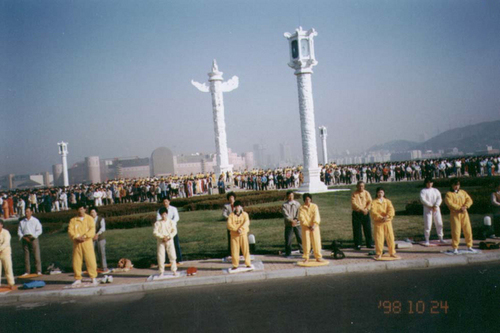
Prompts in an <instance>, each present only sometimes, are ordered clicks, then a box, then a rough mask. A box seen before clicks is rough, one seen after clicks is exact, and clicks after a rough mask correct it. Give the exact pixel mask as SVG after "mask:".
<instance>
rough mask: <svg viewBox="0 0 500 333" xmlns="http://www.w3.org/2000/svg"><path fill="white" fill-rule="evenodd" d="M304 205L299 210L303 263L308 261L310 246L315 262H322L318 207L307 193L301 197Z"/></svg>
mask: <svg viewBox="0 0 500 333" xmlns="http://www.w3.org/2000/svg"><path fill="white" fill-rule="evenodd" d="M302 199H303V200H304V204H303V205H302V206H300V208H299V221H300V223H301V224H302V249H303V250H304V255H303V256H302V257H303V258H304V262H308V261H309V253H310V252H311V244H312V248H313V252H314V258H315V259H316V261H319V262H323V261H325V259H323V258H322V255H321V233H320V231H319V223H320V222H321V218H320V217H319V209H318V205H316V204H313V203H312V196H311V194H309V193H304V194H303V195H302Z"/></svg>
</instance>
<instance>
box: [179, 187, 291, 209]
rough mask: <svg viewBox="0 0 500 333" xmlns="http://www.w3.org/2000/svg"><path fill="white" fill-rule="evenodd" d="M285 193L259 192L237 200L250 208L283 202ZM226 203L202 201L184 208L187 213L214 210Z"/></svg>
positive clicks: (223, 201) (224, 200)
mask: <svg viewBox="0 0 500 333" xmlns="http://www.w3.org/2000/svg"><path fill="white" fill-rule="evenodd" d="M284 197H285V193H284V192H280V191H269V192H260V193H259V194H257V195H253V196H250V195H249V196H243V197H238V200H239V201H241V203H242V204H243V206H251V205H256V204H260V203H267V202H274V201H281V200H284ZM226 203H227V200H226V199H219V200H208V201H202V202H198V203H191V204H189V205H186V206H185V207H184V209H185V210H187V211H194V210H214V209H222V207H223V206H224V204H226Z"/></svg>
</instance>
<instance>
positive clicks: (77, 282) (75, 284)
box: [71, 280, 82, 287]
mask: <svg viewBox="0 0 500 333" xmlns="http://www.w3.org/2000/svg"><path fill="white" fill-rule="evenodd" d="M81 284H82V280H76V281H75V282H73V284H72V285H71V286H73V287H77V286H79V285H81Z"/></svg>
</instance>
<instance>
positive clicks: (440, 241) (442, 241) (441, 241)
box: [439, 238, 447, 243]
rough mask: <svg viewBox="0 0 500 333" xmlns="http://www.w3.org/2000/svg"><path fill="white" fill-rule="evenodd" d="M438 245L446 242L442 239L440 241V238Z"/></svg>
mask: <svg viewBox="0 0 500 333" xmlns="http://www.w3.org/2000/svg"><path fill="white" fill-rule="evenodd" d="M439 243H447V242H446V241H445V240H444V239H442V238H441V239H440V240H439Z"/></svg>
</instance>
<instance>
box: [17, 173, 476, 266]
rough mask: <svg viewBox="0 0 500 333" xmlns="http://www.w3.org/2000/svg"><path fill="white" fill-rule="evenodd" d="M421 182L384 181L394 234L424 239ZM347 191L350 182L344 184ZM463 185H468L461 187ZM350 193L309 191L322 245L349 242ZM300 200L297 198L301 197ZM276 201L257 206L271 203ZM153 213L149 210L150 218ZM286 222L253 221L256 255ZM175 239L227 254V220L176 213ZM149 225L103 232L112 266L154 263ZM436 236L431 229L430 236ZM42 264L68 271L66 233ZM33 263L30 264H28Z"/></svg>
mask: <svg viewBox="0 0 500 333" xmlns="http://www.w3.org/2000/svg"><path fill="white" fill-rule="evenodd" d="M419 185H421V182H402V183H390V184H389V183H387V184H383V185H382V186H383V187H384V188H385V192H386V196H387V198H389V199H390V200H391V201H392V202H393V204H394V207H395V209H396V217H395V219H394V221H393V226H394V232H395V236H396V239H404V238H407V237H410V238H414V239H419V238H423V220H422V217H421V216H407V215H404V210H405V205H406V203H407V202H409V201H412V200H416V199H418V195H419V192H420V189H421V187H419ZM376 187H377V185H368V186H367V190H368V191H369V192H370V193H371V194H372V197H375V188H376ZM344 188H348V189H350V190H353V189H354V186H345V187H344ZM464 189H465V190H467V188H464ZM440 190H442V192H444V191H445V189H440ZM350 195H351V192H350V191H349V192H348V191H345V192H334V193H325V194H317V195H313V202H314V203H316V204H317V205H318V206H319V209H320V215H321V219H322V222H321V235H322V241H323V247H324V248H330V244H331V242H332V241H333V240H340V241H342V242H343V244H344V246H352V226H351V205H350ZM299 201H300V202H302V200H301V199H299ZM275 205H279V203H277V202H272V203H268V204H259V205H258V206H275ZM154 216H155V214H154V213H151V218H152V223H153V222H154ZM471 220H472V226H473V229H478V228H479V227H481V226H482V221H483V215H471ZM443 222H444V231H445V236H446V237H448V238H449V237H450V223H449V216H443ZM283 226H284V224H283V220H282V219H267V220H252V221H251V224H250V233H252V234H254V235H255V237H256V253H257V254H277V253H278V251H279V250H283V247H284V244H283V243H284V236H283V231H284V227H283ZM178 228H179V239H180V243H181V249H182V252H183V257H184V260H191V259H202V258H221V257H223V256H224V255H225V254H226V249H227V236H226V223H225V221H224V220H223V219H222V213H221V211H220V210H207V211H192V212H182V211H181V212H180V221H179V223H178ZM152 232H153V228H152V226H151V227H143V228H135V229H122V230H109V231H107V232H106V239H107V244H106V248H107V249H106V253H107V258H108V266H110V267H116V263H117V262H118V260H119V259H120V258H123V257H125V258H129V259H131V260H132V262H133V263H134V265H135V266H136V267H144V268H145V267H149V266H150V265H151V264H154V263H156V241H155V239H154V238H153V234H152ZM12 236H13V238H12V241H11V243H12V250H13V264H14V272H15V274H22V273H24V254H23V251H22V247H21V244H20V242H19V240H18V238H17V235H12ZM432 236H434V237H435V229H434V228H433V230H432V234H431V237H432ZM40 248H41V254H42V267H43V268H44V269H45V268H46V267H47V266H48V265H49V264H50V263H52V262H57V263H59V264H60V265H61V266H62V267H63V268H64V269H65V270H66V271H71V252H72V243H71V241H70V240H69V238H68V235H67V234H66V233H65V232H56V233H53V234H44V235H42V236H41V237H40ZM32 266H33V265H32Z"/></svg>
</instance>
